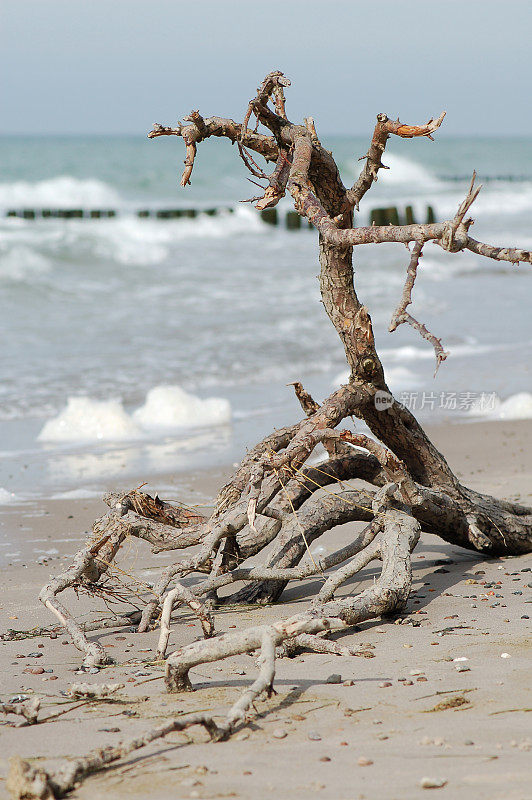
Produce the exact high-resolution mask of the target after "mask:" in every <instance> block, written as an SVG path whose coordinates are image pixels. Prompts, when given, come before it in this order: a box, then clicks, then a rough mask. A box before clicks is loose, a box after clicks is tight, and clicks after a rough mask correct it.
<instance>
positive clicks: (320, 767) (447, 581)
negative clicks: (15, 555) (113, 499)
mask: <svg viewBox="0 0 532 800" xmlns="http://www.w3.org/2000/svg"><path fill="white" fill-rule="evenodd" d="M430 434H431V436H432V438H433V440H434V441H435V443H436V445H437V446H439V447H440V448H441V449H442V450H443V451H444V452H445V454H446V456H447V457H448V460H449V462H450V464H451V466H452V467H453V468H454V469H456V470H457V472H458V474H459V475H460V476H461V477H462V479H463V480H464V482H466V483H467V484H468V485H469V486H471V487H473V488H476V489H481V490H483V491H487V492H490V493H493V494H495V495H497V496H500V497H505V498H512V499H519V500H521V501H522V502H523V503H525V504H532V423H531V422H530V421H519V422H506V423H478V424H471V425H453V426H446V427H445V428H435V429H433V430H431V431H430ZM228 471H229V470H222V469H217V470H215V471H213V472H211V473H203V474H201V475H196V476H189V477H188V478H187V479H186V480H184V479H182V478H181V477H180V478H179V479H178V480H179V483H178V484H176V491H177V490H178V494H176V497H177V496H179V497H181V498H182V499H183V500H185V501H187V502H189V503H194V502H197V503H204V502H207V498H208V497H212V495H213V494H214V493H215V491H216V489H217V488H218V487H219V485H220V483H221V482H222V480H223V478H224V476H225V475H226V474H227V473H228ZM171 481H172V478H171V476H170V477H169V478H168V479H165V481H164V482H165V484H169V483H170V485H171ZM153 488H155V486H154V487H153ZM104 512H105V506H104V505H103V504H102V503H101V502H100V501H93V500H73V501H70V502H68V501H65V500H61V501H59V500H57V501H48V502H47V503H44V504H41V505H40V506H39V507H38V508H35V507H34V508H25V507H18V508H13V509H10V510H7V512H6V513H5V514H3V515H2V518H1V519H2V521H3V522H4V524H6V525H8V526H10V532H12V534H13V538H14V539H15V538H17V539H18V540H19V541H20V533H22V534H23V536H24V542H25V544H24V547H22V549H20V548H19V549H20V551H21V552H22V553H23V554H24V556H23V557H24V559H25V560H24V561H23V562H22V563H23V564H25V566H22V565H21V564H18V565H16V566H10V567H9V566H6V567H4V568H2V569H0V573H1V577H2V586H3V591H2V598H1V600H0V615H1V617H0V618H1V629H2V630H1V632H4V631H5V629H7V628H16V629H20V630H23V629H24V630H27V629H30V628H32V627H34V626H37V625H50V624H52V623H53V620H52V618H51V616H50V615H49V613H48V612H47V611H46V610H45V609H44V608H42V607H41V606H40V605H39V603H38V601H37V600H36V597H37V594H38V591H39V589H40V587H41V586H42V585H43V584H44V583H45V582H46V581H47V579H48V577H49V575H50V574H54V573H56V572H57V571H58V570H59V569H60V568H61V565H62V564H63V563H64V562H66V561H67V560H68V558H70V557H71V555H72V553H73V552H75V550H76V549H77V548H78V547H79V545H80V543H82V541H83V539H84V536H85V531H86V530H87V529H88V528H89V526H90V524H91V523H92V521H93V519H94V518H95V517H96V516H99V515H101V514H102V513H104ZM32 514H33V516H31V515H32ZM350 535H352V527H351V526H342V527H339V528H337V529H335V531H333V532H331V533H330V534H328V535H327V536H324V537H323V540H322V541H323V544H324V545H325V546H326V547H327V548H328V549H330V550H332V549H334V548H336V547H337V546H341V544H342V543H343V542H345V541H347V539H348V537H349V536H350ZM36 538H40V539H43V540H44V542H43V543H35V542H34V543H30V542H29V540H30V539H36ZM320 543H321V542H320ZM39 544H40V545H41V546H39V547H37V545H39ZM35 549H42V550H52V549H57V550H58V551H59V552H58V553H56V554H54V553H51V554H50V553H49V554H48V556H47V554H46V553H41V554H40V557H41V560H43V559H46V558H47V557H48V558H49V560H47V561H45V562H44V563H40V564H37V563H35V557H36V554H35V552H34V551H35ZM170 560H171V556H170V555H169V554H161V555H158V556H153V555H151V554H150V552H149V549H148V547H147V546H144V545H143V543H139V544H137V543H134V544H132V545H131V546H129V547H128V548H125V549H124V553H123V555H122V559H121V561H120V566H121V567H122V568H123V569H125V570H126V571H127V572H129V573H130V574H131V575H135V576H136V577H137V578H140V579H141V580H144V581H146V582H149V581H150V580H154V579H155V578H156V576H157V574H158V572H159V570H160V568H161V567H162V565H163V564H166V563H169V561H170ZM413 564H414V591H413V593H412V596H411V598H410V600H409V602H408V606H407V609H406V612H405V614H404V615H403V617H404V619H403V622H402V624H394V623H393V622H389V621H384V620H379V621H374V622H371V623H366V624H364V625H361V626H360V630H359V631H355V632H352V633H349V634H348V635H345V636H343V637H342V639H341V641H342V642H343V643H345V644H350V645H355V646H356V647H357V648H358V647H360V645H362V644H364V645H366V646H367V649H369V650H371V651H372V652H373V653H374V658H359V657H338V656H331V655H318V654H310V653H309V654H304V655H301V656H298V657H296V658H294V659H281V660H279V661H278V663H277V677H276V682H275V687H276V690H277V692H278V693H277V695H276V696H274V697H272V698H271V700H261V701H259V702H258V703H257V704H256V709H257V716H256V717H254V718H253V720H252V722H251V724H250V725H249V727H248V728H245V729H243V730H242V731H241V732H240V733H239V734H237V735H236V736H235V737H233V739H231V740H230V741H229V742H226V743H221V744H210V743H207V742H206V737H205V735H204V734H203V732H201V731H200V730H196V729H192V730H190V731H188V732H187V734H186V735H185V734H172V735H170V736H168V737H167V738H166V740H164V741H160V742H158V743H154V744H153V745H150V746H149V747H147V748H145V749H143V750H141V751H139V752H137V753H135V754H133V755H131V756H130V757H129V758H128V759H127V760H125V761H124V762H120V764H119V765H118V766H115V767H113V768H112V769H110V770H108V771H107V772H106V773H102V774H100V775H97V776H93V777H91V778H90V779H88V780H87V781H86V782H85V783H84V784H83V785H82V786H81V787H80V788H79V789H78V790H77V791H76V792H75V793H74V795H73V796H74V797H79V798H87V799H88V798H100V797H104V796H105V797H106V798H108V799H109V800H115V798H123V797H124V796H126V795H127V796H131V797H132V798H137V797H138V798H145V797H146V796H147V795H148V794H149V796H150V797H151V798H153V800H159V798H160V799H161V800H163V799H164V800H166V798H169V797H176V798H217V797H236V798H239V797H240V798H250V797H253V798H267V797H268V798H270V797H277V798H306V797H308V796H316V797H321V798H331V800H332V799H333V798H334V800H338V799H340V800H341V799H342V798H345V799H346V800H347V798H359V800H363V799H365V798H367V800H373V798H376V797H379V798H382V799H383V800H388V798H390V800H411V798H416V797H422V796H423V795H424V793H425V792H426V791H427V790H425V789H423V788H421V785H420V781H421V780H422V779H423V778H424V777H427V778H430V779H431V780H433V781H435V782H438V781H446V782H447V783H446V784H445V785H444V786H443V787H442V788H439V789H434V791H436V792H437V793H438V796H440V795H441V796H442V797H447V798H453V800H454V798H459V800H461V798H475V800H476V799H477V798H482V799H484V798H486V799H487V800H526V799H527V798H531V797H532V791H531V789H530V786H531V785H532V769H531V766H530V765H531V761H532V757H531V752H530V751H531V748H532V710H531V709H532V697H531V696H530V695H531V692H530V667H529V653H530V629H531V626H530V619H528V617H529V616H530V612H531V610H532V605H531V603H530V599H531V594H532V593H531V591H530V588H531V584H532V573H531V572H530V569H531V568H532V557H530V556H523V557H520V558H508V559H493V560H487V559H485V558H484V557H482V556H480V555H478V554H475V553H470V552H467V551H465V550H462V549H460V548H457V547H452V546H450V545H447V544H445V543H444V542H442V541H440V540H439V539H437V538H436V537H434V536H428V535H425V536H423V537H422V541H421V542H420V545H419V546H418V548H417V549H416V551H415V554H414V558H413ZM375 574H376V571H375V569H373V568H367V569H366V570H364V572H363V573H362V575H361V576H359V578H361V580H359V581H358V582H356V583H355V582H353V583H351V584H349V585H348V586H346V587H344V589H343V592H344V593H347V592H353V591H359V590H360V589H361V588H363V587H364V585H365V584H366V583H367V582H368V581H372V580H373V576H374V575H375ZM122 579H123V580H124V581H126V582H128V583H130V582H131V581H130V579H129V578H128V576H126V575H123V574H122ZM486 583H487V584H491V585H490V586H486V585H485V584H486ZM316 587H317V581H315V580H309V581H307V582H305V583H303V584H301V585H298V586H295V585H290V586H289V588H288V589H287V590H286V591H285V594H284V595H283V601H284V602H283V603H282V604H278V605H276V606H270V607H267V608H258V609H257V608H245V609H239V610H236V611H235V610H231V611H223V610H221V611H218V612H216V613H215V618H216V629H217V631H219V632H224V631H228V630H231V629H232V626H233V627H234V626H236V627H243V626H247V625H251V624H257V623H260V622H266V621H269V620H274V619H276V618H278V617H280V616H288V615H289V614H292V613H295V612H296V611H297V610H298V609H302V608H303V607H304V606H305V603H307V602H308V599H309V597H310V596H311V595H312V594H313V593H314V592H315V590H316ZM64 600H65V602H67V604H68V606H69V607H70V608H71V609H75V610H76V613H77V614H78V616H83V618H84V619H91V618H93V617H94V616H95V615H94V613H93V612H94V609H98V610H100V611H102V612H103V613H105V614H106V615H108V614H109V612H108V611H107V610H106V609H105V606H104V605H103V603H102V601H100V600H94V599H90V598H87V597H84V596H80V598H79V599H78V598H76V596H75V594H74V593H73V592H68V593H65V596H64ZM198 627H199V626H198V624H197V623H196V622H195V620H193V619H192V618H190V616H189V615H188V613H186V612H184V611H183V610H179V611H178V612H177V613H176V614H175V616H174V621H173V623H172V634H171V638H170V649H172V648H176V647H179V646H180V645H182V644H185V643H188V642H191V641H194V640H195V639H196V638H197V637H198V636H199V630H198ZM90 636H91V637H94V638H97V639H98V640H99V641H100V642H102V644H104V645H106V646H107V647H109V649H110V652H111V653H112V655H113V656H114V657H115V658H116V661H117V665H116V666H112V667H108V668H106V669H105V670H101V671H100V673H99V674H97V675H91V674H88V675H79V674H76V672H77V670H78V668H79V664H80V663H81V658H80V654H79V653H78V652H77V651H76V650H75V648H74V647H73V645H71V644H70V642H69V640H68V637H67V636H65V635H63V634H61V633H60V634H59V635H58V637H57V638H56V639H50V638H48V637H43V638H31V639H24V640H21V641H9V642H1V643H0V658H1V659H2V662H1V666H0V676H1V678H0V698H1V700H2V701H4V702H5V701H6V700H9V699H10V698H11V697H12V696H14V695H15V694H19V693H26V694H29V695H32V694H34V693H35V694H37V695H38V696H39V697H40V698H41V700H42V709H43V711H42V712H41V715H42V716H45V715H47V714H52V713H55V712H57V711H58V710H62V709H63V708H65V707H66V706H57V703H60V702H63V701H64V696H63V695H62V694H61V692H65V691H67V690H68V689H69V686H70V684H71V683H72V682H79V681H86V682H90V683H92V682H94V683H96V682H103V681H104V682H120V683H124V689H122V690H121V691H120V695H119V700H120V702H114V703H96V704H86V705H83V706H81V707H79V708H77V709H74V710H72V711H71V712H69V713H67V714H65V715H64V716H61V717H59V718H58V719H57V720H56V721H51V722H48V723H44V724H41V725H36V726H31V727H26V728H20V729H15V728H10V727H8V726H7V725H5V724H4V725H3V726H2V744H3V747H2V752H1V755H0V774H2V775H5V772H6V770H7V760H8V758H9V756H11V755H14V754H19V755H22V756H23V757H33V758H37V759H39V761H41V760H42V763H43V764H46V765H51V764H53V763H54V761H56V760H57V759H58V758H62V757H65V756H66V757H69V756H75V755H79V754H83V753H85V752H87V751H88V750H89V749H91V748H92V747H95V746H100V745H109V744H116V743H118V741H120V740H121V739H129V738H130V737H132V736H135V735H138V734H140V733H142V732H143V731H145V730H146V729H147V728H149V727H151V726H153V725H156V724H158V723H159V722H161V721H164V720H165V719H168V718H169V717H171V716H172V715H173V714H174V713H176V712H177V713H182V712H184V711H192V710H199V709H215V710H218V711H219V712H220V713H222V712H223V711H224V710H226V709H227V707H228V706H229V705H230V704H231V703H232V702H233V701H234V700H235V699H236V697H237V696H238V693H239V692H240V691H241V690H242V688H244V687H245V686H247V685H249V683H250V682H251V681H252V680H253V679H254V677H255V675H256V669H257V668H256V663H255V657H254V656H239V657H235V658H231V659H227V660H226V661H223V662H219V663H216V664H208V665H203V666H201V667H199V668H198V669H195V670H193V671H192V673H191V678H192V681H193V684H194V686H195V688H196V692H194V693H190V694H185V695H168V694H166V693H165V692H164V688H163V681H162V677H161V676H162V665H159V664H155V663H153V658H154V655H155V648H156V642H157V632H150V633H146V634H142V635H137V634H134V633H133V632H131V630H130V629H121V630H105V631H101V632H98V633H94V634H91V635H90ZM40 645H42V646H40ZM35 653H38V654H39V653H40V654H42V656H41V657H36V656H35V655H33V654H35ZM503 653H504V654H507V656H509V657H504V658H503V657H502V654H503ZM527 656H528V659H527ZM453 659H467V660H460V661H454V660H453ZM39 668H42V669H43V670H47V671H46V672H43V673H40V674H32V673H30V672H25V671H24V670H27V669H39ZM48 670H51V672H48ZM331 675H340V676H341V682H340V683H331V682H327V679H328V678H330V676H331ZM152 678H153V679H155V680H151V679H152ZM335 680H338V679H337V678H335ZM449 698H450V699H452V700H454V701H455V702H454V703H451V706H452V707H450V708H447V709H443V710H435V711H431V709H434V707H435V706H437V705H438V704H440V703H441V702H442V701H445V700H447V699H449ZM456 698H461V699H460V700H458V702H460V703H461V705H457V704H456V700H455V699H456ZM439 708H440V706H439ZM9 719H11V720H14V719H15V718H14V717H10V718H9ZM4 786H5V784H4V781H3V780H2V781H0V794H1V793H2V792H3V791H4Z"/></svg>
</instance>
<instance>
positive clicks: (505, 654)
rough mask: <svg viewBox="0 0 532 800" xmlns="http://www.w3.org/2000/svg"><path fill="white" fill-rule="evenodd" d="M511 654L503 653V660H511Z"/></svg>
mask: <svg viewBox="0 0 532 800" xmlns="http://www.w3.org/2000/svg"><path fill="white" fill-rule="evenodd" d="M511 657H512V656H511V655H510V653H501V658H511Z"/></svg>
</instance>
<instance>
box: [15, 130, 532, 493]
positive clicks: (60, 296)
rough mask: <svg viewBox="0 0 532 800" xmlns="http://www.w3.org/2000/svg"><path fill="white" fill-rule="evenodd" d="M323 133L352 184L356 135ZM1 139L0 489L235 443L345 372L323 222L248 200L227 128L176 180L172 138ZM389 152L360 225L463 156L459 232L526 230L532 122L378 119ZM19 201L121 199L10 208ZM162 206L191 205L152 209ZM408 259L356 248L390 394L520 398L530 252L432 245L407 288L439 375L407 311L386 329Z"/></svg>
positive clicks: (426, 188)
mask: <svg viewBox="0 0 532 800" xmlns="http://www.w3.org/2000/svg"><path fill="white" fill-rule="evenodd" d="M323 144H324V145H325V146H326V147H327V148H329V149H330V150H332V152H333V154H334V156H335V157H336V160H337V163H338V165H339V167H340V170H341V174H342V177H343V180H344V183H345V184H346V185H349V184H351V182H352V181H353V179H354V178H355V176H356V175H357V173H358V171H359V170H360V168H361V165H362V162H361V161H359V158H360V157H361V156H363V155H364V153H365V152H366V150H367V145H368V140H367V139H366V138H363V137H357V138H347V137H338V136H329V137H323ZM0 153H1V156H0V342H1V350H0V504H4V505H6V506H13V505H14V504H24V503H35V502H37V501H38V500H39V499H40V498H50V497H56V498H66V499H67V498H75V497H78V498H83V497H87V498H88V497H92V496H96V495H98V494H99V493H101V492H102V490H104V489H107V488H111V487H114V486H133V485H138V484H140V483H142V482H143V479H147V478H148V477H149V478H150V479H152V478H153V476H157V475H161V476H163V475H164V476H168V475H179V474H182V473H184V472H187V471H190V470H191V469H199V468H203V467H205V466H217V465H221V464H228V463H232V462H236V461H238V460H240V458H241V457H242V455H243V453H244V452H245V450H246V448H249V447H251V446H252V445H253V444H254V443H255V442H256V441H257V440H258V439H260V438H261V437H262V436H264V435H265V434H266V433H268V432H269V431H270V430H272V429H273V428H274V427H276V426H281V425H284V424H288V423H292V422H294V421H296V420H297V419H299V418H300V417H301V410H300V408H299V405H298V404H297V402H296V401H295V399H294V397H293V392H292V389H291V387H289V386H287V384H289V383H290V382H291V381H295V380H301V381H302V382H303V384H304V386H305V388H306V389H307V390H309V391H310V392H311V393H312V394H313V395H314V396H315V398H316V399H317V400H322V399H323V398H325V397H326V396H327V395H328V394H330V393H331V392H332V391H333V390H334V389H335V387H337V386H338V385H340V383H341V382H342V381H343V380H345V379H346V365H345V361H344V357H343V351H342V347H341V345H340V342H339V340H338V338H337V336H336V333H335V331H334V329H333V328H332V325H331V323H330V322H329V320H328V318H327V316H326V314H325V311H324V309H323V306H322V304H321V302H320V295H319V288H318V280H317V274H318V271H319V266H318V256H317V244H318V243H317V233H316V231H315V230H312V229H309V227H308V225H306V224H304V225H303V226H302V228H301V229H300V230H288V229H287V228H286V226H285V224H284V215H285V213H286V211H287V210H288V209H289V208H290V204H289V202H288V200H287V199H284V200H283V201H282V202H281V204H280V206H279V224H278V225H277V226H271V225H268V224H267V223H265V222H264V221H263V220H262V219H261V217H260V216H259V214H258V213H257V212H256V211H255V210H254V208H253V207H252V205H251V204H250V203H245V202H242V201H245V200H247V199H249V198H250V197H253V196H255V195H257V194H259V193H260V191H259V190H258V189H257V187H256V186H254V185H253V184H252V183H250V182H249V181H248V178H249V177H252V176H250V175H249V173H248V172H247V170H246V168H245V166H244V164H243V163H242V161H241V160H240V158H239V156H238V152H237V150H236V148H234V147H232V146H231V145H230V144H229V143H227V142H224V141H219V140H216V141H206V142H204V143H202V144H201V145H200V146H199V149H198V156H197V160H196V165H195V167H194V172H193V175H192V185H191V186H189V187H187V188H186V189H182V188H181V187H180V186H179V179H180V175H181V171H182V169H183V158H184V152H183V144H182V141H181V140H179V139H176V138H174V137H169V138H165V137H162V138H158V139H155V140H148V139H147V138H145V136H144V134H142V135H141V134H139V135H138V136H130V137H108V136H94V137H65V136H61V137H59V136H58V137H32V136H17V137H3V138H1V139H0ZM384 162H385V164H386V165H387V166H388V167H389V169H387V170H382V171H381V173H380V176H379V180H378V183H377V184H376V185H375V186H374V187H373V189H372V190H371V191H370V192H369V193H368V194H367V195H366V197H365V198H364V200H363V201H362V204H361V208H360V212H359V213H358V214H357V215H356V223H357V224H361V225H364V224H368V220H369V215H370V212H371V210H372V209H373V208H376V207H383V206H392V205H393V206H397V207H398V208H399V210H400V211H401V210H403V209H404V208H405V206H407V205H411V206H412V207H413V210H414V214H415V217H416V219H417V221H425V219H426V214H427V206H429V205H430V206H432V208H433V211H434V214H435V217H436V219H437V220H443V219H446V218H448V217H450V216H452V215H453V214H454V213H455V211H456V209H457V207H458V205H459V203H460V201H461V200H462V199H463V197H464V196H465V194H466V193H467V188H468V185H469V181H470V178H471V174H472V171H473V169H475V170H476V171H477V173H478V176H479V180H480V182H481V183H482V184H483V188H482V191H481V193H480V196H479V198H478V200H477V201H476V203H475V204H474V207H473V209H472V215H473V217H474V219H475V224H474V227H473V229H472V235H473V236H475V238H478V239H480V240H482V241H486V242H490V243H493V244H497V245H506V246H508V245H513V246H520V247H523V248H529V249H532V139H524V138H504V139H495V138H446V137H445V136H444V135H443V134H442V135H441V136H438V137H437V138H436V141H434V142H431V141H429V140H427V139H423V140H399V139H393V138H392V140H390V142H389V145H388V148H387V151H386V154H385V158H384ZM269 169H271V167H270V168H269ZM253 180H255V178H253ZM22 208H30V209H83V210H84V211H90V210H94V209H112V210H114V211H115V212H116V214H115V216H113V217H109V218H82V219H59V218H53V217H45V218H42V217H40V216H39V215H38V216H37V218H36V219H23V218H20V217H13V216H7V213H8V212H9V211H10V210H12V209H22ZM168 208H170V209H177V208H187V209H191V208H194V209H196V210H197V211H198V212H199V213H198V214H197V215H196V216H195V217H194V218H188V217H182V218H177V219H159V218H157V217H156V216H154V213H153V212H155V211H156V210H157V209H168ZM212 208H216V209H219V210H220V211H219V213H217V214H215V215H210V214H208V213H206V210H207V209H212ZM139 210H147V211H149V212H150V215H149V216H147V217H139V216H138V211H139ZM408 260H409V254H408V252H407V250H406V248H405V247H404V246H403V245H397V244H395V245H394V244H381V245H371V246H360V247H358V248H357V249H356V250H355V281H356V288H357V292H358V295H359V297H360V299H361V300H362V301H363V302H364V303H365V304H367V306H368V308H369V309H370V312H371V314H372V318H373V324H374V330H375V336H376V341H377V346H378V349H379V352H380V355H381V357H382V361H383V364H384V366H385V371H386V376H387V380H388V382H389V385H390V387H391V388H392V389H393V391H394V392H395V393H396V395H397V396H398V397H399V399H401V400H402V401H403V402H405V403H406V404H407V405H408V406H409V407H410V408H411V409H412V410H413V411H414V413H415V414H417V415H418V416H419V417H420V418H421V419H422V420H423V421H424V422H425V423H437V422H453V423H455V424H464V423H465V422H468V421H469V422H470V421H474V420H478V419H489V420H497V419H515V418H528V417H532V314H531V310H530V309H531V291H530V290H531V287H532V267H531V265H529V264H528V265H527V264H520V265H519V266H516V265H513V264H509V263H499V262H496V261H491V260H489V259H483V258H481V257H479V256H476V255H474V254H472V253H469V252H465V253H459V254H449V253H446V252H444V251H443V250H442V249H441V248H439V247H438V246H437V245H434V244H429V245H427V246H426V247H425V253H424V256H423V258H422V261H421V265H420V269H419V275H418V280H417V282H416V285H415V289H414V302H413V305H412V307H411V309H412V314H413V315H414V316H416V317H417V318H418V319H419V320H421V321H422V322H424V323H425V324H426V325H427V326H428V327H429V328H430V330H431V331H433V332H434V333H435V334H436V335H437V336H438V337H441V338H442V341H443V344H444V347H445V349H446V350H448V351H449V357H448V358H447V360H446V361H445V362H444V363H443V364H442V365H441V366H440V368H439V370H438V371H437V373H436V374H435V360H434V354H433V351H432V348H431V346H430V345H429V344H428V343H427V342H425V341H424V340H423V339H421V338H420V337H419V335H418V334H417V333H416V332H415V331H414V330H412V329H411V328H409V327H408V326H405V325H403V326H401V327H400V328H399V329H398V330H397V331H396V332H394V333H393V334H391V333H389V332H388V325H389V321H390V318H391V315H392V312H393V310H394V308H395V306H396V304H397V302H398V300H399V297H400V295H401V289H402V285H403V282H404V279H405V273H406V267H407V264H408Z"/></svg>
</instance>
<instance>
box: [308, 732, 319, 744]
mask: <svg viewBox="0 0 532 800" xmlns="http://www.w3.org/2000/svg"><path fill="white" fill-rule="evenodd" d="M307 738H308V739H310V741H311V742H321V736H320V734H319V733H318V732H317V731H310V732H309V734H308V737H307Z"/></svg>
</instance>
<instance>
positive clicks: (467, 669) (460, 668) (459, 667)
mask: <svg viewBox="0 0 532 800" xmlns="http://www.w3.org/2000/svg"><path fill="white" fill-rule="evenodd" d="M455 669H456V671H457V672H471V668H470V667H466V666H465V664H457V665H456V667H455Z"/></svg>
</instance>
